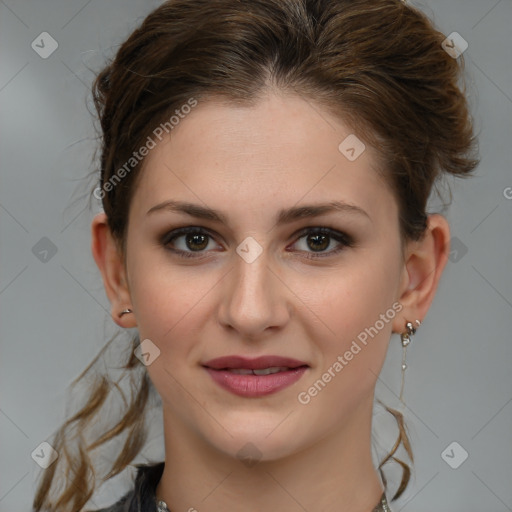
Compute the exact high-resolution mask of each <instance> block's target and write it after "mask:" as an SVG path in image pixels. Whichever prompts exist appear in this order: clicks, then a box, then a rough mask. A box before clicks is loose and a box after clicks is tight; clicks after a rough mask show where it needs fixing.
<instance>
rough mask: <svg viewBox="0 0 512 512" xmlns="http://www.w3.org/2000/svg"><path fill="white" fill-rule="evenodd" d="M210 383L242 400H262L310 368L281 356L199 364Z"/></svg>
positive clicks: (227, 357)
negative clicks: (246, 398) (256, 398)
mask: <svg viewBox="0 0 512 512" xmlns="http://www.w3.org/2000/svg"><path fill="white" fill-rule="evenodd" d="M202 366H203V367H204V368H205V370H206V371H207V372H208V373H209V374H210V376H211V377H212V379H213V381H214V382H215V383H217V384H218V385H219V386H220V387H222V388H223V389H225V390H227V391H230V392H231V393H233V394H235V395H238V396H243V397H253V398H254V397H261V396H265V395H269V394H272V393H276V392H278V391H280V390H282V389H284V388H286V387H288V386H291V385H292V384H294V383H295V382H297V381H298V380H299V379H300V378H301V377H302V376H303V375H304V373H305V372H306V371H307V369H308V368H309V365H308V364H306V363H305V362H303V361H299V360H296V359H290V358H285V357H280V356H262V357H259V358H256V359H247V358H244V357H241V356H226V357H220V358H217V359H212V360H210V361H207V362H206V363H205V364H203V365H202Z"/></svg>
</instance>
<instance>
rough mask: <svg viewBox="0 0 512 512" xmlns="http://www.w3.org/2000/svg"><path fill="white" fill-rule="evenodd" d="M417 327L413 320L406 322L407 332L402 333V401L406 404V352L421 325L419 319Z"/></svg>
mask: <svg viewBox="0 0 512 512" xmlns="http://www.w3.org/2000/svg"><path fill="white" fill-rule="evenodd" d="M415 323H416V327H414V325H412V323H411V322H406V324H405V329H406V330H405V332H403V333H402V334H400V339H401V340H402V348H403V351H402V384H401V386H400V402H402V403H403V404H404V405H405V402H404V401H403V395H404V384H405V370H407V364H406V362H405V358H406V354H407V346H408V345H409V343H410V342H411V336H413V335H414V334H415V333H416V329H417V328H418V327H419V326H420V325H421V322H420V321H419V320H416V321H415Z"/></svg>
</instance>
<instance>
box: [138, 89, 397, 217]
mask: <svg viewBox="0 0 512 512" xmlns="http://www.w3.org/2000/svg"><path fill="white" fill-rule="evenodd" d="M347 150H348V152H347ZM354 156H356V158H355V159H354ZM348 157H350V158H348ZM141 172H142V176H141V179H140V180H138V185H137V190H136V192H135V194H134V198H133V205H132V206H133V208H134V210H136V211H137V212H138V213H139V214H143V213H144V214H145V212H146V211H147V210H148V209H149V208H151V207H152V206H154V205H155V204H156V203H158V202H161V201H165V200H168V199H172V198H179V199H180V200H186V201H190V202H195V203H202V204H207V205H208V206H211V207H214V208H218V209H222V210H224V211H229V210H230V209H231V210H233V211H234V210H235V209H241V208H243V209H244V210H247V209H252V210H254V211H256V210H257V211H259V212H260V214H263V213H264V211H269V209H270V208H271V206H272V204H275V205H276V209H278V208H281V207H283V206H290V205H292V204H298V203H300V202H301V201H302V202H305V203H312V202H319V201H322V202H327V201H330V200H344V201H346V202H350V203H357V204H358V205H359V206H361V207H362V208H364V209H365V210H366V209H368V210H370V211H373V213H374V215H375V216H378V215H379V214H381V213H384V212H386V211H389V209H390V208H391V210H393V208H394V207H395V206H396V205H394V204H390V203H394V198H393V196H392V193H391V192H390V190H389V187H388V186H387V184H386V182H385V181H384V178H383V176H382V173H381V172H380V171H378V170H377V154H376V152H375V150H374V149H373V148H372V147H371V146H369V145H368V144H366V145H364V143H363V138H362V136H361V135H359V137H357V135H356V134H354V133H353V131H352V130H351V128H350V127H349V126H348V125H346V124H344V123H343V122H342V120H340V119H338V118H335V117H333V116H331V115H329V114H328V113H327V112H325V111H323V110H322V109H321V108H320V107H319V106H317V105H315V104H313V103H312V102H310V101H308V100H306V99H303V98H301V97H298V96H293V95H278V94H269V95H267V96H264V97H263V98H262V99H261V100H260V101H259V102H258V103H256V104H255V105H253V106H250V107H249V106H239V105H234V104H231V103H228V102H222V101H218V100H217V101H205V102H199V103H198V104H197V106H195V107H194V108H193V109H192V110H191V111H190V112H189V113H188V114H186V115H183V116H182V117H181V118H180V120H179V122H178V123H177V124H174V126H173V129H172V131H171V132H170V133H169V134H168V135H166V136H165V137H164V138H163V140H162V141H161V142H158V143H157V144H156V147H155V148H154V149H152V150H151V151H150V152H149V154H148V155H147V156H146V159H145V162H144V166H143V169H142V170H141ZM143 210H144V211H143Z"/></svg>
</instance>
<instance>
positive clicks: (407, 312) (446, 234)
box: [393, 214, 450, 333]
mask: <svg viewBox="0 0 512 512" xmlns="http://www.w3.org/2000/svg"><path fill="white" fill-rule="evenodd" d="M449 254H450V227H449V225H448V222H447V220H446V219H445V218H444V217H443V216H442V215H439V214H433V215H429V216H428V219H427V229H426V232H425V235H424V236H423V238H422V239H421V240H418V241H411V242H409V243H408V244H407V248H406V254H405V263H404V269H403V274H402V279H401V283H400V297H399V299H398V300H399V302H400V303H401V304H402V306H403V309H402V311H400V314H399V315H397V316H396V317H395V319H394V321H393V331H394V332H397V333H401V332H404V331H405V324H406V322H412V323H413V325H414V326H415V327H416V325H415V321H416V320H420V321H421V322H422V321H423V319H424V318H425V315H426V314H427V311H428V309H429V307H430V304H431V303H432V300H433V299H434V295H435V293H436V290H437V286H438V284H439V279H440V278H441V274H442V272H443V270H444V267H445V265H446V262H447V261H448V255H449Z"/></svg>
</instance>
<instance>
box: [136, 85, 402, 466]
mask: <svg viewBox="0 0 512 512" xmlns="http://www.w3.org/2000/svg"><path fill="white" fill-rule="evenodd" d="M171 134H172V137H169V138H167V139H164V140H162V142H161V143H159V144H157V146H156V147H155V148H154V149H152V150H151V151H150V153H149V154H148V156H147V157H146V161H145V166H144V169H143V170H142V174H141V176H140V178H141V179H140V181H139V183H138V185H137V189H136V191H135V194H134V196H133V200H132V204H131V206H130V215H129V223H128V231H127V245H126V248H127V249H126V250H127V259H126V265H127V267H126V271H127V279H128V285H129V289H130V294H131V300H132V306H133V310H134V312H135V315H136V319H137V326H138V329H139V333H140V339H141V340H145V339H149V340H151V343H152V344H154V345H155V346H156V347H158V349H159V350H160V354H159V356H158V357H156V358H155V359H154V361H153V362H151V364H150V365H148V366H147V370H148V372H149V375H150V378H151V379H152V382H153V384H154V386H155V387H156V389H157V391H158V392H159V394H160V396H161V398H162V403H163V411H164V420H165V422H166V428H167V427H169V429H170V431H172V432H182V433H185V432H186V433H187V435H188V436H189V438H190V439H193V442H197V443H198V444H202V445H203V446H206V447H209V448H211V449H213V450H217V451H220V452H223V453H225V454H229V455H232V456H236V454H237V453H238V452H239V450H240V449H241V448H242V447H243V446H245V445H246V443H248V442H251V443H253V444H254V445H255V446H257V448H258V450H259V451H260V456H261V458H262V459H267V460H272V459H277V458H278V457H282V456H285V455H287V454H292V453H294V452H297V451H298V450H302V449H304V448H306V447H308V446H312V445H313V444H314V443H316V442H317V441H318V440H319V439H321V438H325V437H326V436H336V435H338V434H340V435H341V432H342V431H343V429H346V428H349V426H350V425H351V424H353V423H354V422H355V421H358V420H360V419H361V417H362V412H361V411H364V414H365V415H366V416H365V417H367V416H368V414H369V411H370V409H371V405H372V402H373V391H374V387H375V383H376V379H377V376H378V374H379V372H380V369H381V366H382V364H383V361H384V358H385V353H386V350H387V345H388V342H389V338H390V335H391V331H392V319H393V318H394V317H395V316H396V315H397V314H398V311H399V310H400V305H399V304H398V303H397V297H399V289H400V279H401V275H402V270H403V261H402V255H401V244H400V235H399V224H398V205H397V202H396V200H395V198H394V196H393V194H392V192H391V190H390V188H389V187H388V185H387V184H386V183H385V181H383V178H382V176H381V175H380V174H379V173H378V172H377V171H376V165H377V159H376V155H375V153H374V152H373V150H372V148H371V147H369V145H366V149H365V150H364V151H363V153H362V154H361V155H360V156H359V157H358V158H357V159H355V160H354V161H350V160H349V159H348V158H346V156H345V155H344V154H343V153H342V152H341V151H340V150H339V149H338V147H339V145H340V143H341V142H342V141H343V140H344V139H345V138H346V137H347V136H349V135H350V134H352V131H351V129H350V127H348V126H346V125H344V124H343V123H342V122H341V121H340V120H339V119H337V118H334V117H331V116H330V115H328V114H327V113H325V112H324V111H322V109H321V108H319V107H318V106H314V105H313V104H311V103H310V102H308V101H305V100H304V99H301V98H299V97H295V96H289V95H286V96H285V95H284V96H278V95H275V94H269V95H268V96H266V97H265V98H264V99H262V100H261V101H260V102H259V103H258V104H257V105H256V106H253V107H238V106H233V105H231V104H228V103H221V102H217V103H215V102H213V101H209V102H204V103H199V104H198V105H197V106H196V107H195V108H194V109H193V110H192V112H191V113H190V114H188V115H187V116H186V117H185V118H184V119H182V120H181V121H180V123H179V125H178V126H175V128H174V129H173V131H172V132H171ZM363 136H364V135H363ZM360 138H361V139H362V136H360ZM169 201H173V202H174V203H173V205H170V203H168V205H167V207H165V206H162V205H163V203H165V202H169ZM178 203H189V204H190V205H195V207H196V208H195V209H194V208H189V209H188V212H186V211H181V210H180V208H179V204H178ZM331 203H337V204H338V205H339V207H338V208H331V209H329V208H325V209H324V210H321V211H320V210H319V211H315V210H314V209H313V208H309V209H307V208H304V207H305V206H311V207H315V208H316V207H318V206H329V205H330V204H331ZM171 206H172V207H171ZM207 210H209V211H210V212H209V213H208V212H207ZM212 211H214V212H215V213H216V215H213V214H212ZM185 230H187V231H185ZM151 346H153V345H151ZM225 356H240V357H242V358H245V360H243V361H242V360H238V361H237V360H234V359H233V360H229V359H228V360H223V361H220V362H218V364H216V363H215V362H212V360H214V359H217V358H220V357H225ZM263 356H275V357H277V359H269V360H266V361H265V360H261V359H260V361H257V362H256V363H258V362H259V363H260V365H259V367H264V368H268V367H273V368H278V369H279V371H278V372H277V373H275V374H270V375H259V376H258V375H255V374H254V373H253V372H252V371H251V370H250V369H248V367H249V368H250V367H251V365H252V367H254V366H257V364H256V363H255V362H254V359H256V358H261V357H263ZM279 358H282V359H279ZM290 359H293V361H290ZM247 360H249V361H247ZM222 368H224V369H222ZM226 368H231V370H226ZM237 369H238V370H237ZM243 370H245V371H243ZM272 371H276V370H272ZM244 373H245V374H247V375H244ZM248 373H250V375H248ZM260 373H261V372H260Z"/></svg>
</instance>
